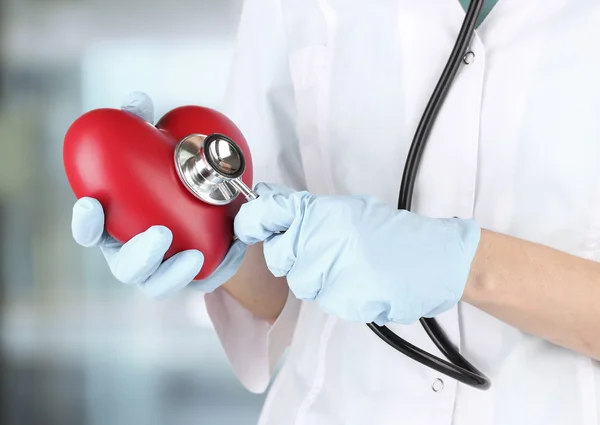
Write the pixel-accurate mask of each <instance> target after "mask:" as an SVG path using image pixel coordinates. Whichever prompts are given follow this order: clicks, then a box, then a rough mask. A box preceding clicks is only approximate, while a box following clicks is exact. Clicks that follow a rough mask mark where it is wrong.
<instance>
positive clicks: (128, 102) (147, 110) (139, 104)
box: [121, 91, 154, 124]
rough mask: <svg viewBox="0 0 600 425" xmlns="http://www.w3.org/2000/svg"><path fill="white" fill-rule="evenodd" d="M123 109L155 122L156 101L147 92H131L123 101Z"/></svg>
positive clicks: (151, 122) (152, 122)
mask: <svg viewBox="0 0 600 425" xmlns="http://www.w3.org/2000/svg"><path fill="white" fill-rule="evenodd" d="M121 109H122V110H124V111H127V112H131V113H132V114H134V115H137V116H138V117H140V118H141V119H143V120H145V121H147V122H149V123H150V124H154V103H153V102H152V99H150V96H148V95H147V94H146V93H142V92H139V91H135V92H131V93H129V95H128V96H127V98H125V100H124V101H123V103H122V105H121Z"/></svg>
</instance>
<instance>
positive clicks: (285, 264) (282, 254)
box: [263, 226, 305, 299]
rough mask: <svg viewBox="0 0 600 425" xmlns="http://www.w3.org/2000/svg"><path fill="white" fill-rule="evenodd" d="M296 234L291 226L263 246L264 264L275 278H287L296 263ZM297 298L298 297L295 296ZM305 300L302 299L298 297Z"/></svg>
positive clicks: (266, 241) (294, 228)
mask: <svg viewBox="0 0 600 425" xmlns="http://www.w3.org/2000/svg"><path fill="white" fill-rule="evenodd" d="M297 239H298V232H297V231H296V227H295V226H292V227H290V229H288V230H287V231H286V232H285V233H280V234H277V235H272V236H270V237H269V238H267V239H266V240H265V242H264V244H263V252H264V256H265V263H266V265H267V268H268V269H269V271H270V272H271V273H272V274H273V276H275V277H283V276H287V275H288V274H289V273H290V271H291V270H292V267H294V264H295V263H296V247H297V246H298V243H297ZM296 296H298V295H296ZM298 298H300V299H305V298H303V297H298Z"/></svg>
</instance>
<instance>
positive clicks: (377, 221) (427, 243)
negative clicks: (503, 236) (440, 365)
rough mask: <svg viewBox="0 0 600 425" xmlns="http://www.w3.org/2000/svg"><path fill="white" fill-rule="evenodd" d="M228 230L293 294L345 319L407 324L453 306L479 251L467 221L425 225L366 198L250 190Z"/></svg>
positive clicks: (271, 188) (265, 188)
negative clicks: (256, 249)
mask: <svg viewBox="0 0 600 425" xmlns="http://www.w3.org/2000/svg"><path fill="white" fill-rule="evenodd" d="M256 190H257V192H258V195H259V198H258V199H256V200H254V201H252V202H249V203H247V204H245V205H244V206H243V207H242V209H241V210H240V212H239V213H238V215H237V216H236V219H235V232H236V235H237V236H238V238H239V239H240V240H242V241H244V242H245V243H247V244H254V243H256V242H259V241H265V243H264V254H265V259H266V262H267V266H268V267H269V269H270V270H271V272H272V273H273V274H274V275H275V276H278V277H279V276H287V281H288V284H289V286H290V288H291V290H292V292H293V293H294V295H295V296H296V297H297V298H299V299H302V300H310V301H315V302H317V303H318V304H319V305H320V307H321V308H322V309H323V310H324V311H325V312H327V313H329V314H332V315H336V316H338V317H341V318H342V319H345V320H349V321H354V322H362V323H368V322H376V323H378V324H380V325H382V324H385V323H387V322H395V323H400V324H411V323H414V322H416V321H417V320H418V319H419V318H421V317H432V316H436V315H438V314H440V313H442V312H444V311H446V310H448V309H450V308H452V307H453V306H454V305H456V304H457V303H458V301H459V300H460V298H461V297H462V294H463V291H464V288H465V285H466V281H467V278H468V275H469V271H470V267H471V262H472V261H473V258H474V256H475V252H476V250H477V247H478V245H479V239H480V235H481V229H480V227H479V226H478V225H477V224H476V222H475V221H473V220H463V219H434V218H427V217H423V216H420V215H417V214H413V213H410V212H407V211H399V210H397V209H395V208H392V207H390V206H388V205H386V204H384V203H382V202H380V201H378V200H377V199H375V198H372V197H360V196H315V195H311V194H310V193H307V192H296V191H292V190H290V189H287V188H282V187H276V186H269V185H264V184H259V185H258V186H257V188H256Z"/></svg>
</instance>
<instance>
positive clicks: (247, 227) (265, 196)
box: [234, 183, 310, 245]
mask: <svg viewBox="0 0 600 425" xmlns="http://www.w3.org/2000/svg"><path fill="white" fill-rule="evenodd" d="M255 192H256V193H257V195H258V198H257V199H255V200H253V201H250V202H248V203H246V204H244V205H243V206H242V208H241V209H240V211H239V212H238V214H237V216H236V217H235V221H234V232H235V234H236V236H237V237H238V239H240V240H241V241H242V242H244V243H245V244H248V245H252V244H255V243H257V242H262V241H265V240H266V239H268V238H269V237H271V236H272V235H274V234H276V233H282V232H285V231H286V230H288V229H289V228H290V226H291V225H292V223H293V222H294V221H295V220H296V219H298V218H302V217H301V215H302V214H303V212H304V208H301V205H302V203H304V202H307V201H308V198H309V197H310V194H309V193H308V192H297V191H295V190H293V189H290V188H287V187H284V186H277V185H269V184H265V183H259V184H258V185H257V186H256V189H255Z"/></svg>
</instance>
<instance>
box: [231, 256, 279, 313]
mask: <svg viewBox="0 0 600 425" xmlns="http://www.w3.org/2000/svg"><path fill="white" fill-rule="evenodd" d="M223 289H224V290H225V291H227V292H228V293H229V295H231V296H232V297H233V298H235V299H236V300H237V301H238V302H239V303H240V304H241V305H242V306H244V307H245V308H246V309H248V310H249V311H250V312H252V314H254V315H255V316H256V317H260V318H261V319H264V320H267V321H269V322H271V323H273V322H274V321H275V320H276V319H277V317H279V314H280V313H281V311H282V310H283V307H284V305H285V302H286V300H287V296H288V285H287V282H286V280H285V278H276V277H274V276H273V275H272V274H271V272H270V271H269V269H268V268H267V265H266V263H265V259H264V255H263V246H262V244H257V245H252V246H250V247H248V251H247V252H246V256H245V258H244V261H243V263H242V265H241V266H240V269H239V271H238V273H237V274H236V275H235V276H234V277H233V278H232V279H230V280H229V281H228V282H227V283H225V284H224V285H223Z"/></svg>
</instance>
